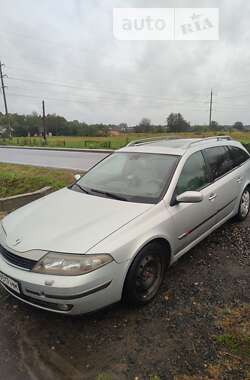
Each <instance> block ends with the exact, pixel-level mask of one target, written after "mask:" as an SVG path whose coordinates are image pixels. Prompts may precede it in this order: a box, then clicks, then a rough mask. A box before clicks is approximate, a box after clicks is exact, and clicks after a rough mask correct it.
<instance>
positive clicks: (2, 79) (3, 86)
mask: <svg viewBox="0 0 250 380" xmlns="http://www.w3.org/2000/svg"><path fill="white" fill-rule="evenodd" d="M3 66H4V64H3V63H2V62H1V61H0V80H1V88H2V92H3V101H4V108H5V116H6V118H7V120H8V132H9V137H11V128H10V119H9V113H8V106H7V99H6V93H5V88H6V86H5V84H4V78H5V77H6V76H7V75H6V74H5V75H4V74H3V70H2V67H3Z"/></svg>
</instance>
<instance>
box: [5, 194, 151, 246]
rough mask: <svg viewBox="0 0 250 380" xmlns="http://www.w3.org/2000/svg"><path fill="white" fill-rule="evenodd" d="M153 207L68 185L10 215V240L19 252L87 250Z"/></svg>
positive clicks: (7, 229) (7, 222) (7, 218)
mask: <svg viewBox="0 0 250 380" xmlns="http://www.w3.org/2000/svg"><path fill="white" fill-rule="evenodd" d="M151 207H152V205H150V204H143V203H130V202H124V201H118V200H114V199H110V198H103V197H97V196H92V195H88V194H83V193H80V192H77V191H73V190H70V189H67V188H64V189H62V190H59V191H56V192H55V193H52V194H50V195H48V196H46V197H44V198H41V199H39V200H37V201H34V202H32V203H30V204H28V205H26V206H24V207H22V208H20V209H18V210H16V211H14V212H13V213H11V214H9V215H8V216H6V217H5V218H4V220H3V227H4V230H5V232H6V243H7V245H8V246H9V247H11V248H13V249H15V251H18V252H25V251H29V250H38V249H39V250H45V251H56V252H69V253H86V252H87V251H88V250H89V249H90V248H92V247H93V246H95V245H96V244H98V243H99V242H100V241H102V240H103V239H105V238H106V237H107V236H109V235H110V234H112V233H114V232H115V231H117V230H118V229H120V228H121V227H122V226H124V225H125V224H127V223H129V222H130V221H131V220H133V219H135V218H136V217H137V216H139V215H141V214H142V213H144V212H145V211H146V210H148V209H149V208H151Z"/></svg>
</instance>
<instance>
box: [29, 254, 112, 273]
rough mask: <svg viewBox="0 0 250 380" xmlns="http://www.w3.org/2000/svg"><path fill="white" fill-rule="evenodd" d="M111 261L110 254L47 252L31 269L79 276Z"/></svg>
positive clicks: (38, 271) (37, 271)
mask: <svg viewBox="0 0 250 380" xmlns="http://www.w3.org/2000/svg"><path fill="white" fill-rule="evenodd" d="M111 261H113V258H112V257H111V256H110V255H104V254H103V255H74V254H66V253H53V252H49V253H47V255H45V256H44V257H43V258H42V259H41V260H40V261H38V263H37V264H36V265H35V266H34V268H33V269H32V271H33V272H36V273H43V274H54V275H58V276H79V275H81V274H85V273H89V272H92V271H94V270H96V269H98V268H100V267H102V266H103V265H106V264H108V263H110V262H111Z"/></svg>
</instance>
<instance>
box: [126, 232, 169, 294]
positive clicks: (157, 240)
mask: <svg viewBox="0 0 250 380" xmlns="http://www.w3.org/2000/svg"><path fill="white" fill-rule="evenodd" d="M152 243H157V244H160V245H161V246H162V247H163V248H164V249H165V250H166V257H167V261H166V270H167V268H168V267H169V266H170V265H171V262H172V253H171V252H172V250H171V245H170V243H169V241H168V240H167V239H166V238H165V237H162V236H157V237H153V238H151V239H149V240H147V241H146V242H145V243H144V244H142V245H141V246H140V247H139V248H138V249H137V250H136V252H135V254H134V255H133V257H132V259H131V262H130V265H129V266H128V268H127V272H126V275H125V277H124V282H123V287H122V299H123V297H124V289H125V284H126V279H127V276H128V273H129V270H130V268H131V266H132V264H133V262H134V260H135V259H136V257H137V255H138V254H139V253H140V252H141V250H142V249H144V248H145V247H147V246H148V245H150V244H152Z"/></svg>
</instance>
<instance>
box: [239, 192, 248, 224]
mask: <svg viewBox="0 0 250 380" xmlns="http://www.w3.org/2000/svg"><path fill="white" fill-rule="evenodd" d="M249 210H250V188H249V187H246V188H245V190H244V191H243V194H242V196H241V199H240V206H239V210H238V214H237V215H236V219H237V220H238V221H240V222H242V221H243V220H245V219H246V218H247V216H248V214H249Z"/></svg>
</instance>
